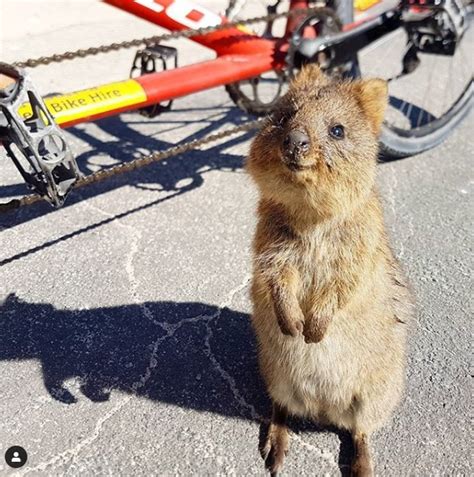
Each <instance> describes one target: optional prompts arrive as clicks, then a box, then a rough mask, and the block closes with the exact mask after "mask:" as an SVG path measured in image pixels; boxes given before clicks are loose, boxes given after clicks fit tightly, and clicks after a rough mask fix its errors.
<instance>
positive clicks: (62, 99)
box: [18, 80, 147, 124]
mask: <svg viewBox="0 0 474 477" xmlns="http://www.w3.org/2000/svg"><path fill="white" fill-rule="evenodd" d="M146 99H147V96H146V93H145V91H144V90H143V88H142V86H141V85H140V84H139V83H138V82H137V81H135V80H127V81H120V82H118V83H109V84H107V85H104V86H97V87H96V88H90V89H84V90H82V91H77V92H75V93H70V94H66V95H64V96H52V97H51V98H44V102H45V104H46V107H47V108H48V110H49V111H50V113H51V114H52V115H53V117H54V119H55V121H56V122H57V123H58V124H64V123H69V122H72V121H76V120H77V119H87V118H88V117H93V116H97V115H98V114H101V113H104V112H106V111H111V110H116V109H120V108H124V107H126V106H131V105H139V104H141V103H143V102H145V101H146ZM18 113H19V114H20V116H22V117H23V118H28V117H30V116H31V106H30V104H26V103H25V104H23V105H22V106H20V108H18Z"/></svg>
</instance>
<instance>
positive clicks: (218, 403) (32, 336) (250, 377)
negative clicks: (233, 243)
mask: <svg viewBox="0 0 474 477" xmlns="http://www.w3.org/2000/svg"><path fill="white" fill-rule="evenodd" d="M0 336H2V340H0V360H8V361H11V360H15V361H16V360H23V359H25V360H26V359H36V360H38V361H39V362H40V364H41V370H42V373H43V380H44V385H45V388H46V389H47V391H48V393H49V394H50V395H51V396H52V397H53V398H54V399H55V400H57V401H60V402H62V403H64V405H73V404H74V403H75V402H76V401H77V400H78V399H81V398H82V399H83V398H84V396H85V398H87V399H89V400H90V401H93V402H101V401H107V400H108V399H109V398H110V395H111V394H113V393H116V392H122V393H127V394H133V395H137V396H141V397H146V398H148V399H151V400H154V401H161V402H167V403H171V404H174V405H177V406H181V407H186V408H191V409H196V410H198V411H207V412H213V413H218V414H221V415H225V416H230V417H234V418H235V417H236V418H240V419H249V420H256V419H257V420H259V421H261V424H262V426H261V435H260V440H261V439H262V437H263V434H262V432H263V430H264V429H265V427H266V420H267V419H268V418H269V414H270V409H271V404H270V401H269V399H268V397H267V395H266V391H265V387H264V384H263V382H262V380H261V377H260V375H259V372H258V364H257V356H256V347H255V339H254V335H253V332H252V329H251V326H250V321H249V316H248V315H247V314H246V313H242V312H238V311H235V310H231V309H229V308H222V309H220V308H218V307H217V306H213V305H209V304H204V303H198V302H182V303H178V302H172V301H163V302H148V303H142V304H139V305H136V304H130V305H122V306H116V307H110V308H109V307H103V308H95V309H88V310H62V309H57V308H55V307H54V306H52V305H50V304H48V303H27V302H24V301H22V300H19V299H18V298H17V297H16V296H15V295H13V294H12V295H10V296H8V297H7V298H6V300H5V301H4V303H3V305H1V306H0ZM71 380H74V381H75V383H76V385H72V386H71ZM77 385H78V386H79V388H78V386H77ZM291 428H292V429H293V430H294V431H295V432H297V433H299V432H303V431H309V430H311V431H317V432H321V431H322V432H327V431H328V430H330V431H335V429H327V428H321V427H320V426H317V425H314V424H311V423H306V422H305V421H299V420H293V419H292V422H291ZM336 433H337V434H338V436H339V438H340V440H341V451H340V458H339V466H340V468H341V472H342V473H343V475H345V472H344V469H347V466H348V462H349V460H350V456H351V452H350V439H347V438H346V437H345V435H344V434H343V433H340V432H338V431H336ZM257 444H258V436H257V435H255V445H256V446H257Z"/></svg>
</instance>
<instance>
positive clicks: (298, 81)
mask: <svg viewBox="0 0 474 477" xmlns="http://www.w3.org/2000/svg"><path fill="white" fill-rule="evenodd" d="M328 83H329V78H328V77H327V76H326V75H325V74H324V73H323V72H322V71H321V68H320V67H319V66H318V65H316V64H314V63H313V64H308V65H306V66H304V67H303V68H302V69H301V71H300V72H299V73H298V74H297V75H296V76H295V77H294V78H293V80H292V81H291V83H290V89H297V90H298V91H299V90H301V91H308V92H311V91H315V90H317V89H318V88H320V87H321V86H323V85H325V84H328Z"/></svg>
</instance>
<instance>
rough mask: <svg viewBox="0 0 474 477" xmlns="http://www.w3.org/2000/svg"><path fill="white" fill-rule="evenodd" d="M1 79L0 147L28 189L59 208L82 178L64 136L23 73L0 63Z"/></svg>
mask: <svg viewBox="0 0 474 477" xmlns="http://www.w3.org/2000/svg"><path fill="white" fill-rule="evenodd" d="M0 78H2V80H3V81H2V82H1V84H0V143H2V144H3V146H4V147H5V149H6V151H7V154H8V156H9V157H10V159H11V160H12V161H13V163H14V164H15V166H16V168H17V169H18V170H19V172H20V174H21V175H22V177H23V179H24V180H25V182H26V183H27V185H28V187H29V188H30V189H32V190H34V191H35V192H37V193H38V194H39V195H41V196H42V197H44V198H45V199H46V200H47V201H48V202H49V203H50V204H52V205H53V206H55V207H60V206H61V205H62V204H63V203H64V200H65V199H66V196H67V194H68V193H69V191H70V190H71V188H72V186H73V185H74V183H75V182H76V180H77V179H78V178H79V177H80V172H79V169H78V167H77V164H76V161H75V159H74V156H73V154H72V152H71V150H70V148H69V146H68V144H67V141H66V137H65V135H64V132H63V131H62V130H61V128H60V127H59V126H58V125H57V124H56V123H55V121H54V119H53V116H52V115H51V113H50V112H49V111H48V109H47V107H46V105H45V104H44V102H43V100H42V98H41V96H40V94H39V93H38V92H37V91H36V88H35V87H34V86H33V83H32V82H31V80H30V78H29V77H28V75H27V74H26V73H25V72H24V71H22V70H20V69H17V68H14V67H12V66H10V65H8V64H5V63H0ZM20 111H21V113H20Z"/></svg>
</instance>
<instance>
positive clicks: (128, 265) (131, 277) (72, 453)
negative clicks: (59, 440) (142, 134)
mask: <svg viewBox="0 0 474 477" xmlns="http://www.w3.org/2000/svg"><path fill="white" fill-rule="evenodd" d="M83 203H84V204H85V205H86V206H87V207H89V208H91V209H92V210H94V211H96V212H98V213H101V214H102V215H106V216H109V217H113V214H110V213H108V212H106V211H105V210H103V209H101V208H99V207H96V206H94V205H92V204H90V203H88V202H87V201H84V202H83ZM112 223H114V224H115V225H117V226H119V227H121V228H125V229H127V230H128V231H129V232H130V233H128V234H127V237H132V239H131V244H130V248H129V253H128V254H127V256H126V257H125V270H126V271H127V277H128V281H129V283H130V289H131V292H132V293H131V295H132V299H133V301H134V303H136V304H137V305H138V306H139V307H140V309H141V311H142V314H143V316H144V317H146V318H147V319H149V320H150V321H151V322H152V323H154V324H155V325H157V326H159V327H161V328H162V329H163V330H164V331H165V332H166V334H165V335H164V336H161V337H159V338H158V339H157V340H156V341H155V343H154V344H153V349H152V351H151V353H150V359H149V362H148V366H147V367H146V369H145V372H144V373H143V374H142V376H141V377H140V378H139V379H138V380H137V381H136V382H134V383H133V384H132V389H133V390H134V391H135V392H136V391H138V390H139V389H140V388H143V387H144V386H145V385H146V383H147V382H148V380H149V379H150V377H151V376H152V372H153V369H154V368H156V366H157V365H158V361H157V359H156V356H157V353H158V350H159V347H160V345H161V343H162V342H163V341H165V340H166V339H168V338H170V337H172V336H173V335H174V334H175V333H176V331H177V330H178V329H179V328H181V327H182V326H183V325H184V324H188V323H196V322H205V323H206V331H207V333H206V338H205V354H206V356H208V357H209V359H210V360H211V363H212V364H213V366H214V367H215V369H216V370H217V372H218V373H219V374H220V375H221V376H222V378H223V379H224V381H226V382H227V383H228V385H229V387H230V389H231V391H232V394H233V396H234V399H235V400H236V401H237V402H238V404H239V405H240V406H241V408H245V409H248V410H250V413H251V415H252V417H253V418H254V419H256V420H262V419H263V418H262V417H261V416H259V415H258V413H257V412H256V410H255V408H254V407H253V406H252V405H250V404H249V403H247V402H246V401H245V399H244V397H243V396H242V395H241V393H240V392H239V390H238V389H237V386H236V384H235V380H234V378H232V376H230V374H229V373H227V371H225V370H224V368H223V367H222V366H221V365H220V363H219V361H218V360H217V358H216V357H215V355H214V354H213V352H212V349H211V345H210V339H211V338H212V330H211V328H210V326H209V325H210V322H211V321H213V320H217V319H218V318H219V317H220V316H221V314H222V310H223V309H224V308H228V307H230V306H231V304H232V302H233V300H234V297H235V295H236V294H237V293H239V292H240V291H242V290H243V289H244V288H245V287H246V286H247V285H248V283H249V280H250V275H249V274H247V275H246V276H245V277H244V279H243V280H242V281H241V283H240V284H239V285H238V286H237V287H235V288H234V289H232V290H231V291H230V292H229V293H228V294H227V296H226V298H225V300H224V301H223V302H222V303H221V304H220V305H219V306H218V307H217V309H216V311H215V313H213V314H210V315H206V314H201V315H197V316H194V317H189V318H184V319H182V320H181V321H179V322H178V323H176V324H170V323H167V322H161V321H158V320H156V319H155V318H154V316H153V313H152V312H151V311H150V309H149V308H148V307H147V305H146V304H145V303H141V302H140V297H139V293H138V289H139V285H140V282H139V280H138V279H137V278H136V275H135V267H134V265H133V262H134V259H135V256H136V254H137V253H138V251H139V246H138V245H139V242H140V240H141V238H142V233H141V231H140V230H138V229H137V228H135V227H133V226H131V225H126V224H124V223H122V222H120V220H119V219H117V220H113V221H112ZM131 399H132V396H128V397H126V398H124V399H122V400H121V401H119V402H118V403H117V404H116V405H115V406H113V407H112V409H110V410H109V411H107V412H106V414H105V415H104V416H102V417H100V418H99V419H98V420H97V422H96V425H95V427H94V430H93V432H92V433H91V434H90V435H89V436H88V437H86V438H85V439H83V440H82V441H80V442H79V443H78V444H77V445H76V446H74V447H73V448H70V449H66V450H65V451H63V452H61V453H60V454H58V455H56V456H54V457H53V458H51V459H49V460H47V461H46V462H42V463H40V464H38V465H37V466H35V467H26V468H24V469H22V470H21V471H19V472H17V473H16V474H14V475H18V476H23V475H26V474H28V473H30V472H35V471H44V470H46V469H47V468H48V467H50V466H52V465H54V464H57V463H58V462H61V461H62V462H63V463H66V462H67V461H68V460H71V463H73V462H74V461H75V459H76V457H78V455H79V454H80V452H81V451H82V449H84V447H87V446H90V445H91V444H92V443H93V442H94V441H95V440H97V439H98V438H99V436H100V433H101V431H102V428H103V425H104V424H105V423H106V422H107V421H108V420H109V419H111V418H112V417H113V416H114V415H115V414H116V413H117V412H118V411H120V410H121V409H122V408H123V407H124V406H125V405H126V404H128V403H129V402H130V401H131Z"/></svg>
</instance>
